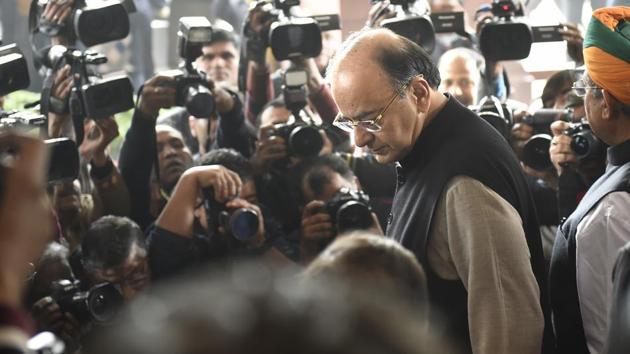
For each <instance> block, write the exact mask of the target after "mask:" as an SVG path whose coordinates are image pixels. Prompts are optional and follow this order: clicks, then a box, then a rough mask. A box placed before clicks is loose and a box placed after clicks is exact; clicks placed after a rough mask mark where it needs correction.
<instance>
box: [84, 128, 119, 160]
mask: <svg viewBox="0 0 630 354" xmlns="http://www.w3.org/2000/svg"><path fill="white" fill-rule="evenodd" d="M83 128H84V132H85V135H84V136H85V139H83V142H82V143H81V146H80V147H79V153H80V154H81V157H82V158H83V160H84V161H92V162H93V163H94V165H95V166H97V167H103V166H105V164H106V163H107V153H106V152H105V150H106V149H107V146H109V144H110V143H111V142H112V141H114V139H116V137H117V136H118V134H119V133H118V124H116V120H114V117H107V118H105V119H98V120H87V121H85V124H84V125H83Z"/></svg>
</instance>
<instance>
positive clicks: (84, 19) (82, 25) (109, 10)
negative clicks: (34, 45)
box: [30, 0, 130, 47]
mask: <svg viewBox="0 0 630 354" xmlns="http://www.w3.org/2000/svg"><path fill="white" fill-rule="evenodd" d="M53 1H56V0H33V3H32V5H31V14H30V17H31V19H30V22H31V24H32V26H33V24H34V25H35V26H36V27H37V29H38V31H39V32H41V33H43V34H45V35H47V36H51V37H52V36H64V37H66V38H68V39H69V40H70V41H71V42H75V41H76V40H77V39H78V40H80V41H81V42H82V43H83V44H85V46H87V47H91V46H94V45H97V44H103V43H106V42H110V41H115V40H119V39H123V38H125V37H127V35H128V34H129V28H130V27H129V14H128V12H127V8H126V6H125V4H124V3H121V2H120V1H101V2H98V3H95V4H91V5H87V4H86V1H85V0H75V2H74V5H73V7H72V13H71V15H70V16H69V17H68V19H67V20H66V22H65V23H62V24H58V23H56V22H49V21H45V20H44V19H42V14H43V12H44V10H45V9H46V6H48V4H50V3H52V2H53Z"/></svg>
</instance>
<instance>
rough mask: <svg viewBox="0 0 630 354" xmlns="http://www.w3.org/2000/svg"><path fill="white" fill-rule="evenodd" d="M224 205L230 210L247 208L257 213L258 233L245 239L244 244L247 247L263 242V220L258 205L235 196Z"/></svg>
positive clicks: (256, 246)
mask: <svg viewBox="0 0 630 354" xmlns="http://www.w3.org/2000/svg"><path fill="white" fill-rule="evenodd" d="M225 206H226V207H227V208H228V209H230V210H234V209H240V208H248V209H252V210H254V211H255V212H256V213H257V214H258V233H256V236H254V237H252V238H251V239H249V240H247V242H246V243H245V244H246V246H247V247H248V248H258V247H261V246H262V245H263V244H264V243H265V220H264V219H263V214H262V211H260V208H259V207H258V205H256V204H252V203H250V202H248V201H246V200H245V199H240V198H235V199H232V200H230V201H229V202H227V203H226V204H225Z"/></svg>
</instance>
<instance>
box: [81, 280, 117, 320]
mask: <svg viewBox="0 0 630 354" xmlns="http://www.w3.org/2000/svg"><path fill="white" fill-rule="evenodd" d="M122 305H123V297H122V295H121V294H120V292H119V291H118V289H116V287H115V286H114V285H112V284H101V285H97V286H95V287H93V288H92V289H91V290H90V291H89V294H88V298H87V307H88V311H89V313H90V314H91V315H92V318H93V319H94V321H95V322H97V323H107V322H110V321H111V320H113V319H114V317H115V316H116V314H117V313H118V312H119V310H120V309H121V307H122Z"/></svg>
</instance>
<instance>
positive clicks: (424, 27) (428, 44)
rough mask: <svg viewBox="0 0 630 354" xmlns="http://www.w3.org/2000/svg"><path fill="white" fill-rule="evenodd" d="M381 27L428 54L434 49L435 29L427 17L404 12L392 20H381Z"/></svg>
mask: <svg viewBox="0 0 630 354" xmlns="http://www.w3.org/2000/svg"><path fill="white" fill-rule="evenodd" d="M381 26H382V27H384V28H387V29H390V30H392V31H393V32H394V33H396V34H398V35H401V36H403V37H405V38H407V39H409V40H411V41H412V42H414V43H416V44H418V45H420V46H421V47H422V48H424V49H425V50H426V51H427V52H428V53H432V52H433V49H435V28H434V27H433V22H432V21H431V18H430V17H429V16H428V15H419V14H413V13H410V12H408V11H405V12H402V13H399V14H398V16H396V17H394V18H390V19H386V20H383V21H382V22H381Z"/></svg>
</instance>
